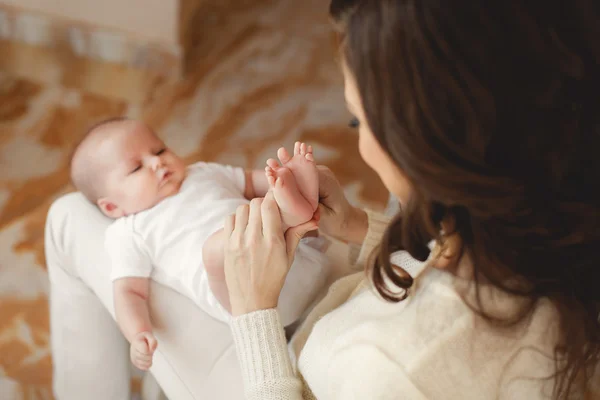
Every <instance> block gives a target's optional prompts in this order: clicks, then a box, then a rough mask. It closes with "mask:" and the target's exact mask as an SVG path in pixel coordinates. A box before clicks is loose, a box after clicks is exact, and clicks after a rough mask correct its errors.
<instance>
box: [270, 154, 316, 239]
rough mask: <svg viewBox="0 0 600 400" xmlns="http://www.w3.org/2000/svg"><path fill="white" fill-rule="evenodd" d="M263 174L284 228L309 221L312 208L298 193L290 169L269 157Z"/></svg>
mask: <svg viewBox="0 0 600 400" xmlns="http://www.w3.org/2000/svg"><path fill="white" fill-rule="evenodd" d="M265 174H266V176H267V180H268V181H269V186H270V187H271V190H273V195H274V196H275V201H276V202H277V205H278V206H279V211H280V212H281V221H282V223H283V228H284V230H285V229H287V228H290V227H293V226H297V225H300V224H302V223H304V222H307V221H310V219H311V218H312V217H313V214H314V210H313V208H312V206H311V204H310V203H309V202H308V201H307V200H306V199H305V198H304V196H302V193H300V190H299V188H298V185H297V182H296V179H295V178H294V174H293V173H292V171H291V170H290V169H289V168H286V167H281V166H280V165H279V163H277V161H275V160H273V159H269V160H268V161H267V167H266V168H265Z"/></svg>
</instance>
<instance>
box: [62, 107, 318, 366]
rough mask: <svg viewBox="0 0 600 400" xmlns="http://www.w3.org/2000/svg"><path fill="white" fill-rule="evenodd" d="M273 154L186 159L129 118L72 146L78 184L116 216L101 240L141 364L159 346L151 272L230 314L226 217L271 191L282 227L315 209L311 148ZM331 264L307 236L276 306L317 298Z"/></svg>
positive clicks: (290, 316)
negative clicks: (232, 160)
mask: <svg viewBox="0 0 600 400" xmlns="http://www.w3.org/2000/svg"><path fill="white" fill-rule="evenodd" d="M277 155H278V158H279V160H280V162H281V165H280V164H279V163H278V162H277V161H275V160H273V159H269V160H268V161H267V167H266V169H265V171H262V170H261V171H245V170H243V169H240V168H233V167H230V166H223V165H219V164H213V163H197V164H194V165H191V166H189V167H186V166H185V164H184V162H183V160H182V159H181V158H179V157H178V156H177V155H176V154H174V153H173V152H172V151H171V150H170V149H169V148H168V147H166V146H165V144H164V143H163V141H162V140H160V139H159V138H158V136H156V134H155V133H154V132H153V131H152V130H151V129H150V128H148V127H147V126H146V125H144V124H143V123H141V122H138V121H135V120H129V119H124V118H117V119H112V120H108V121H105V122H103V123H100V124H98V125H96V126H95V127H93V128H92V129H91V130H90V131H89V132H88V133H87V134H86V136H85V137H84V139H83V141H82V142H81V144H80V145H79V146H78V147H77V149H76V150H75V153H74V155H73V158H72V161H71V177H72V180H73V183H74V184H75V186H76V187H77V189H78V190H79V191H81V192H82V193H83V194H84V195H85V196H86V197H87V198H88V199H89V200H90V201H91V202H92V203H94V204H96V205H97V206H98V208H99V209H100V210H101V211H102V212H103V213H104V214H105V215H106V216H108V217H110V218H112V219H115V221H114V222H113V223H112V224H111V225H110V227H109V228H108V229H107V230H106V236H105V245H106V248H107V251H108V252H109V254H110V258H111V263H112V270H111V279H112V280H113V290H114V307H115V314H116V319H117V323H118V324H119V327H120V328H121V330H122V332H123V334H124V335H125V337H126V338H127V340H128V341H129V342H130V343H131V351H130V356H131V360H132V362H133V364H134V365H135V366H136V367H138V368H140V369H148V368H149V367H150V366H151V365H152V355H153V353H154V351H155V349H156V347H157V340H156V338H155V337H154V335H153V333H152V325H151V322H150V317H149V313H148V305H147V300H148V292H149V286H150V285H149V282H150V281H149V279H150V278H151V279H153V280H155V281H157V282H159V283H161V284H163V285H166V286H169V287H171V288H173V289H174V290H176V291H178V292H179V293H182V294H183V295H185V296H187V297H189V298H191V299H192V300H193V301H194V302H195V303H196V304H197V305H198V306H199V307H200V308H202V309H203V310H204V311H205V312H207V313H208V314H210V315H211V316H213V317H215V318H217V319H219V320H221V321H225V322H227V321H229V319H230V318H231V314H230V305H229V298H228V293H227V286H226V283H225V274H224V268H223V263H224V254H223V247H224V244H225V242H224V237H223V235H222V232H223V226H224V222H225V218H226V217H227V216H228V215H230V214H233V213H235V211H236V209H237V207H238V206H239V205H241V204H247V203H248V202H249V200H250V199H252V198H254V197H264V195H265V194H266V193H267V191H269V190H272V191H273V194H274V197H275V200H276V201H277V204H278V206H279V208H280V211H281V217H282V223H283V225H284V228H288V227H293V226H297V225H299V224H302V223H304V222H307V221H309V220H310V219H311V218H312V217H313V214H314V212H315V210H316V209H317V206H318V191H319V188H318V173H317V169H316V166H315V164H314V160H313V156H312V149H311V147H310V146H306V145H305V144H304V143H302V144H301V143H296V145H295V148H294V154H293V155H290V154H289V153H288V152H287V151H286V150H285V149H284V148H281V149H279V151H278V153H277ZM308 240H310V239H308ZM297 264H302V265H301V266H297ZM325 264H326V259H325V257H324V255H323V254H322V253H320V252H319V251H318V250H316V249H315V248H313V247H311V246H309V245H307V244H306V240H305V243H301V245H300V246H299V248H298V252H297V255H296V258H295V261H294V265H293V266H292V269H291V271H290V275H288V280H287V281H286V284H285V286H284V288H283V290H282V295H281V298H280V302H279V306H278V307H279V310H280V313H281V315H282V319H283V320H284V324H286V325H287V324H290V323H292V322H294V321H295V320H296V319H297V318H299V317H300V315H301V314H302V312H303V311H304V309H305V308H306V307H308V305H309V304H310V303H311V302H312V301H313V300H314V297H315V296H316V295H317V293H318V290H319V289H320V287H321V286H322V284H323V283H324V279H325ZM295 270H298V271H299V272H296V273H294V271H295Z"/></svg>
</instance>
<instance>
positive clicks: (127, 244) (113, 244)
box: [104, 220, 152, 281]
mask: <svg viewBox="0 0 600 400" xmlns="http://www.w3.org/2000/svg"><path fill="white" fill-rule="evenodd" d="M104 245H105V247H106V250H107V252H108V254H109V257H110V261H111V273H110V279H111V280H112V281H114V280H116V279H119V278H129V277H137V278H148V277H150V274H151V273H152V261H151V259H150V256H149V254H148V251H147V250H146V246H145V244H144V242H143V240H142V239H141V237H140V236H139V234H138V233H136V232H135V231H134V230H133V229H132V227H130V226H129V225H128V224H127V223H126V222H125V221H124V220H117V221H115V222H113V224H112V225H111V226H109V227H108V229H107V230H106V234H105V238H104Z"/></svg>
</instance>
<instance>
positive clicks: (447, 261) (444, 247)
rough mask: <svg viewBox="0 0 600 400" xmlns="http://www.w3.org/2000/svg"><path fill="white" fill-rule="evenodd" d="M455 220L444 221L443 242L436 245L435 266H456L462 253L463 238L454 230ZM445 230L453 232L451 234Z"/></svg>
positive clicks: (446, 267)
mask: <svg viewBox="0 0 600 400" xmlns="http://www.w3.org/2000/svg"><path fill="white" fill-rule="evenodd" d="M454 227H455V225H454V220H453V219H450V220H444V221H442V238H443V243H442V244H441V245H438V246H436V250H435V251H436V254H435V261H434V263H433V266H434V267H436V268H440V269H452V268H453V267H456V266H457V264H458V262H459V261H460V257H461V255H462V246H463V242H462V238H461V237H460V235H459V234H458V233H457V232H455V231H454ZM444 232H451V233H449V234H447V233H444Z"/></svg>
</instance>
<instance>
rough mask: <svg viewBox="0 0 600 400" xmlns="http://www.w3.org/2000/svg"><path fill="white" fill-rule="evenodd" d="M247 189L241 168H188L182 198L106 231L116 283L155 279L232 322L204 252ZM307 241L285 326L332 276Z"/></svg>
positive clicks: (282, 306)
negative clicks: (214, 285)
mask: <svg viewBox="0 0 600 400" xmlns="http://www.w3.org/2000/svg"><path fill="white" fill-rule="evenodd" d="M244 188H245V176H244V170H243V169H241V168H234V167H230V166H224V165H220V164H214V163H203V162H200V163H197V164H193V165H191V166H189V167H188V173H187V177H186V178H185V180H184V182H183V184H182V185H181V189H180V191H179V193H177V194H176V195H174V196H171V197H168V198H166V199H164V200H163V201H161V202H160V203H159V204H157V205H156V206H154V207H153V208H151V209H149V210H145V211H142V212H140V213H137V214H134V215H129V216H126V217H123V218H119V219H118V220H116V221H115V222H113V223H112V224H111V225H110V226H109V227H108V228H107V230H106V236H105V245H106V249H107V251H108V253H109V254H110V258H111V262H112V271H111V279H112V280H113V281H114V280H116V279H119V278H125V277H143V278H151V279H153V280H154V281H156V282H158V283H161V284H163V285H165V286H168V287H171V288H172V289H174V290H176V291H177V292H179V293H181V294H183V295H185V296H187V297H189V298H190V299H192V300H193V301H194V302H195V303H196V304H197V305H198V306H199V307H200V308H201V309H203V310H204V311H206V312H207V313H208V314H209V315H211V316H213V317H214V318H217V319H219V320H221V321H224V322H228V321H229V319H230V318H231V315H230V314H229V313H228V312H227V311H226V310H225V309H224V308H223V307H222V306H221V304H220V303H219V302H218V300H217V299H216V298H215V297H214V295H213V294H212V292H211V290H210V288H209V285H208V278H207V274H206V271H205V268H204V264H203V261H202V248H203V246H204V243H205V242H206V240H207V239H208V237H209V236H210V235H212V234H213V233H215V232H216V231H218V230H219V229H221V228H223V226H224V223H225V218H226V217H227V216H228V215H231V214H233V213H235V211H236V209H237V207H238V206H239V205H241V204H248V203H249V201H248V200H247V199H245V198H244ZM303 241H304V242H305V243H301V244H300V246H299V247H298V251H297V253H296V258H295V260H294V264H293V265H292V269H291V271H290V274H289V275H288V278H287V279H286V283H285V285H284V288H283V290H282V294H281V297H280V301H279V311H280V312H281V314H282V318H283V319H284V324H286V325H287V324H290V323H292V322H294V321H295V320H296V319H297V318H299V317H300V315H301V314H302V312H303V311H304V309H305V308H306V307H308V305H309V304H310V303H311V302H312V301H313V299H314V298H315V297H316V295H317V294H318V292H319V290H320V288H321V287H322V285H323V283H324V280H325V277H326V274H327V268H326V265H327V260H326V257H325V255H324V254H323V253H321V252H319V251H318V250H316V249H315V248H313V247H312V246H310V245H308V244H307V243H306V241H305V240H303ZM297 264H301V265H297ZM295 270H296V272H294V271H295Z"/></svg>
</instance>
